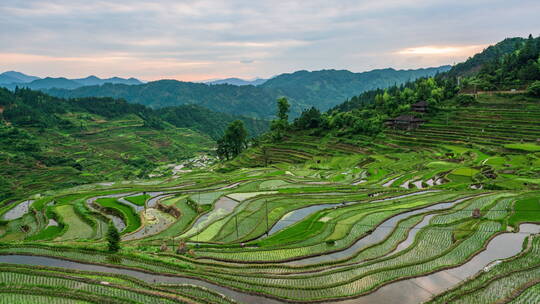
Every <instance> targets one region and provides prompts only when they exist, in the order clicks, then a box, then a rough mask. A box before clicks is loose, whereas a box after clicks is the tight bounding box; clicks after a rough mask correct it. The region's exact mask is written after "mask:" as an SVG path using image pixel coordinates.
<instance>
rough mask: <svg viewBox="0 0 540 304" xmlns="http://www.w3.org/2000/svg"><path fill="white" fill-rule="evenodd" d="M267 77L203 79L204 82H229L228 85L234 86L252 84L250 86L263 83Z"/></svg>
mask: <svg viewBox="0 0 540 304" xmlns="http://www.w3.org/2000/svg"><path fill="white" fill-rule="evenodd" d="M267 80H268V79H263V78H256V79H254V80H244V79H241V78H236V77H232V78H225V79H218V80H212V81H205V82H204V83H206V84H230V85H236V86H244V85H252V86H258V85H261V84H263V83H265V82H266V81H267Z"/></svg>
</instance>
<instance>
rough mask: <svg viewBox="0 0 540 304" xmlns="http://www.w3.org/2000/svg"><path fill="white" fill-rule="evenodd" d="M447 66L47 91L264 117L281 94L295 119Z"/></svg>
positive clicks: (63, 94)
mask: <svg viewBox="0 0 540 304" xmlns="http://www.w3.org/2000/svg"><path fill="white" fill-rule="evenodd" d="M448 68H449V67H448V66H443V67H440V68H429V69H419V70H406V71H396V70H394V69H385V70H374V71H370V72H365V73H352V72H349V71H336V70H324V71H315V72H308V71H299V72H296V73H293V74H282V75H279V76H277V77H274V78H273V79H270V80H268V81H266V82H265V83H264V84H262V85H259V86H256V87H255V86H251V85H246V86H235V85H228V84H217V85H208V84H203V83H192V82H182V81H176V80H159V81H154V82H149V83H146V84H141V85H124V84H104V85H102V86H86V87H81V88H77V89H74V90H65V89H49V90H46V92H47V93H48V94H51V95H53V96H57V97H63V98H78V97H90V96H97V97H113V98H122V99H126V100H127V101H129V102H132V103H139V104H143V105H147V106H149V107H152V108H162V107H169V106H178V105H185V104H195V105H199V106H203V107H205V108H208V109H210V110H212V111H217V112H223V113H228V114H232V115H241V116H249V117H259V118H265V119H267V118H270V117H272V116H273V114H274V113H275V112H276V108H275V100H276V98H278V97H280V96H287V97H288V98H289V99H290V101H291V105H292V107H291V113H292V116H293V117H295V116H298V115H299V114H300V113H301V111H302V110H303V109H306V108H309V107H311V106H315V107H317V108H319V109H322V110H326V109H328V108H330V107H332V106H335V105H337V104H338V103H340V102H342V101H343V100H344V99H346V98H348V97H351V96H354V95H357V94H359V93H361V92H363V91H366V90H372V89H375V88H386V87H389V86H392V85H395V84H398V85H399V84H402V83H405V82H407V81H411V80H414V79H416V78H419V77H428V76H433V75H435V74H437V73H438V72H442V71H446V70H448Z"/></svg>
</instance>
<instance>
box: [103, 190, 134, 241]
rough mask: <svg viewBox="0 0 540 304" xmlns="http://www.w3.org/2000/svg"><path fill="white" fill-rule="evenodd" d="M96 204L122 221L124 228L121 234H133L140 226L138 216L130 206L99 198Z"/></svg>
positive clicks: (114, 200)
mask: <svg viewBox="0 0 540 304" xmlns="http://www.w3.org/2000/svg"><path fill="white" fill-rule="evenodd" d="M96 203H97V204H99V205H100V206H102V207H104V208H105V209H107V210H108V211H110V212H111V213H113V214H115V215H117V216H119V217H121V218H122V220H124V222H125V224H126V228H125V229H124V230H123V231H122V233H130V232H133V231H135V230H137V229H138V228H139V227H140V226H141V219H140V217H139V215H138V214H136V213H135V210H133V208H131V207H130V206H127V205H124V204H122V203H120V202H118V201H117V200H116V199H114V198H100V199H97V200H96Z"/></svg>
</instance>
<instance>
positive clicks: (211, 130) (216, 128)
mask: <svg viewBox="0 0 540 304" xmlns="http://www.w3.org/2000/svg"><path fill="white" fill-rule="evenodd" d="M155 112H156V113H157V115H158V116H159V117H160V118H161V119H163V120H165V121H167V122H168V123H171V124H173V125H174V126H176V127H179V128H189V129H193V130H197V131H200V132H203V133H205V134H208V135H209V136H210V137H212V138H213V139H215V140H217V139H219V138H221V137H222V136H223V135H224V134H225V130H226V128H227V126H228V124H230V123H231V122H233V121H235V120H241V121H242V122H243V123H244V125H245V127H246V130H247V132H248V135H249V136H250V137H256V136H258V135H260V134H262V133H264V132H266V131H267V130H268V127H269V122H268V121H266V120H261V119H255V118H250V117H244V116H233V115H230V114H227V113H218V112H214V111H210V110H208V109H206V108H203V107H201V106H197V105H183V106H177V107H166V108H161V109H156V110H155Z"/></svg>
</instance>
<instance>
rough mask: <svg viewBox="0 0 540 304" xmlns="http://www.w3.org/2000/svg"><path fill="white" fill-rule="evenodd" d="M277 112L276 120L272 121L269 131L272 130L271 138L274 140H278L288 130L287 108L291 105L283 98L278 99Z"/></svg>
mask: <svg viewBox="0 0 540 304" xmlns="http://www.w3.org/2000/svg"><path fill="white" fill-rule="evenodd" d="M277 106H278V112H277V118H278V119H276V120H272V123H271V124H270V130H272V132H273V133H272V137H273V138H274V140H280V139H282V138H283V136H284V135H285V131H286V130H287V129H288V128H289V108H290V107H291V105H290V104H289V101H288V100H287V98H285V97H281V98H278V100H277Z"/></svg>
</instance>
